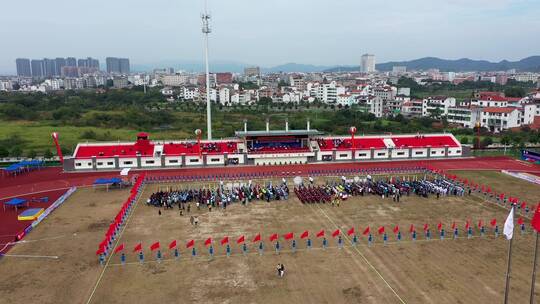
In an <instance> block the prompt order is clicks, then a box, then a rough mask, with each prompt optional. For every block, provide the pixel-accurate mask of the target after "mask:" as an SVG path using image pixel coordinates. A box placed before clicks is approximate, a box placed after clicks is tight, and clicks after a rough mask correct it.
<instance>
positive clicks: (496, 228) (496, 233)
mask: <svg viewBox="0 0 540 304" xmlns="http://www.w3.org/2000/svg"><path fill="white" fill-rule="evenodd" d="M495 237H499V226H498V225H495Z"/></svg>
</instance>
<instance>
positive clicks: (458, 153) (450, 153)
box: [448, 148, 463, 156]
mask: <svg viewBox="0 0 540 304" xmlns="http://www.w3.org/2000/svg"><path fill="white" fill-rule="evenodd" d="M462 153H463V152H462V151H461V148H448V156H461V155H462Z"/></svg>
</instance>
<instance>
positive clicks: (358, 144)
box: [319, 138, 386, 151]
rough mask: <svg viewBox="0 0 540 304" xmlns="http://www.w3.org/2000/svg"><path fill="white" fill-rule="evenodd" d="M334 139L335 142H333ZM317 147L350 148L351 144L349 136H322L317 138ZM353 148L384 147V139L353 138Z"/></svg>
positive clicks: (331, 148)
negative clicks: (322, 137)
mask: <svg viewBox="0 0 540 304" xmlns="http://www.w3.org/2000/svg"><path fill="white" fill-rule="evenodd" d="M334 141H335V142H336V144H334ZM319 147H320V148H321V151H328V150H333V149H337V150H342V151H344V150H352V149H353V145H352V142H351V139H350V138H324V139H321V140H319ZM354 148H355V149H358V150H362V149H371V148H375V149H380V148H386V145H385V144H384V141H383V140H382V139H381V138H355V139H354Z"/></svg>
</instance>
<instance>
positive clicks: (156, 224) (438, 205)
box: [0, 185, 538, 303]
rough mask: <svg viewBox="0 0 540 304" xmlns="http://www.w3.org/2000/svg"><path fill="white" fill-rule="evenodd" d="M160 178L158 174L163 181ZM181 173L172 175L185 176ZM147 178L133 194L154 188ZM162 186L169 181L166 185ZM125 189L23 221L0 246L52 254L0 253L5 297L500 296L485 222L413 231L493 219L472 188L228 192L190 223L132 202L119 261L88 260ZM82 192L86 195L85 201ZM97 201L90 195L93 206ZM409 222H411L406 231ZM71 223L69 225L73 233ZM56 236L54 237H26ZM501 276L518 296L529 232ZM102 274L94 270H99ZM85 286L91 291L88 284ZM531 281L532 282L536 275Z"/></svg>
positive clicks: (499, 214) (337, 299)
mask: <svg viewBox="0 0 540 304" xmlns="http://www.w3.org/2000/svg"><path fill="white" fill-rule="evenodd" d="M167 186H170V185H167ZM186 186H188V185H183V187H186ZM163 187H164V186H163V185H148V186H146V188H145V191H144V193H143V196H142V198H143V199H146V197H148V195H150V193H151V192H154V191H156V190H157V189H160V188H163ZM173 187H174V186H173ZM127 196H128V194H127V192H126V191H115V192H109V193H106V192H93V190H81V191H78V192H77V193H75V194H74V196H73V197H71V198H70V199H69V200H68V201H67V202H66V204H65V205H64V206H62V207H61V208H60V209H59V210H58V211H56V212H55V213H54V214H53V215H52V216H51V217H50V218H49V219H47V220H46V221H45V222H43V223H42V224H41V225H40V226H39V227H38V228H37V229H36V230H35V231H33V232H32V233H31V234H30V235H29V236H28V238H27V240H29V241H30V240H36V242H29V243H27V244H24V245H19V246H16V247H15V248H14V249H13V250H12V251H11V252H10V253H11V254H18V255H20V254H34V255H58V256H59V259H37V258H36V259H23V258H15V257H4V258H3V259H2V260H1V261H0V265H1V266H0V275H1V276H2V278H3V280H2V282H1V283H0V294H1V297H0V299H1V300H0V302H3V301H5V302H6V303H19V302H23V301H24V302H29V303H35V302H38V301H39V302H40V303H87V302H88V301H89V300H90V302H91V303H130V302H131V303H156V302H157V303H193V302H199V303H492V302H499V301H502V299H503V291H504V278H505V270H506V254H507V244H508V242H507V241H505V240H504V239H503V238H502V237H499V238H498V239H494V238H493V235H492V233H491V230H488V231H489V232H488V235H487V236H485V237H484V238H480V237H479V235H478V230H477V229H476V230H475V236H477V237H475V238H473V239H471V240H468V239H466V238H460V239H458V240H451V239H450V238H449V236H450V235H449V234H447V240H444V241H440V240H437V239H433V240H431V241H425V240H424V237H423V236H422V233H421V232H420V231H421V230H422V228H421V227H422V225H423V224H424V223H428V224H429V225H430V227H431V229H432V232H434V231H435V230H436V228H435V227H436V225H437V223H438V222H439V221H442V222H443V223H444V226H445V228H446V230H447V231H449V230H450V225H451V223H452V221H456V223H457V224H458V227H459V228H460V233H461V236H464V234H463V229H464V225H465V221H466V219H470V220H471V221H472V223H473V225H475V224H476V223H477V221H478V219H483V220H484V222H488V221H489V220H490V219H491V218H493V217H496V218H497V220H498V222H499V223H500V225H501V224H502V222H503V221H504V218H505V217H506V215H507V214H506V211H505V210H503V209H500V208H497V207H496V206H493V205H491V204H487V203H483V202H481V201H480V199H479V198H476V197H460V198H457V197H446V198H441V199H439V200H437V199H436V198H435V197H434V196H431V197H430V198H428V199H425V198H419V197H416V196H410V197H403V199H402V202H401V203H400V204H396V203H393V202H392V200H391V199H384V200H383V199H381V198H379V197H375V196H368V197H357V198H353V199H350V200H348V201H345V202H344V203H342V204H341V206H340V207H331V206H330V205H318V204H315V205H302V204H301V203H300V202H299V201H298V200H297V199H296V197H294V195H293V196H291V198H290V199H289V201H273V202H271V203H266V202H254V203H252V204H250V205H248V206H241V205H239V204H233V205H232V206H230V207H228V208H227V210H226V211H225V212H224V211H222V210H216V209H213V210H212V212H208V210H206V209H204V210H200V211H197V210H196V208H193V206H192V214H196V215H198V216H199V218H200V225H199V226H197V227H195V226H192V225H190V223H189V216H186V215H184V216H180V215H179V212H178V209H174V210H162V215H161V216H159V215H158V210H157V208H155V207H150V206H146V205H145V204H144V203H142V202H139V203H138V205H137V207H136V209H135V212H134V213H133V214H132V217H131V218H130V220H129V222H128V224H127V228H126V230H125V232H124V233H123V235H122V237H121V240H120V242H121V243H125V244H126V246H127V250H126V253H127V257H128V264H127V265H125V266H121V265H119V261H120V260H119V257H118V256H114V257H113V259H112V260H111V262H110V264H109V265H108V267H106V268H102V267H100V266H98V265H97V259H96V257H95V255H94V252H95V250H96V244H98V243H99V241H100V239H101V237H102V235H103V233H104V231H105V230H106V226H107V225H108V223H109V220H110V219H112V218H113V216H114V214H115V213H116V211H117V210H118V208H119V207H120V205H121V203H122V202H123V200H124V199H125V198H126V197H127ZM92 204H95V205H94V206H93V205H92ZM97 206H99V207H97ZM396 224H397V225H399V226H400V227H401V231H402V233H403V238H404V239H403V240H402V241H401V242H400V243H399V244H398V243H396V242H395V238H394V236H393V234H392V233H391V228H393V226H394V225H396ZM410 224H415V226H416V227H417V230H418V231H419V240H417V241H416V242H414V243H413V242H412V241H411V238H410V235H409V233H408V228H409V225H410ZM367 225H370V226H371V228H372V231H373V232H374V237H375V243H374V244H373V246H372V247H368V246H367V240H366V238H365V237H360V240H359V245H358V246H357V247H352V246H350V239H349V238H347V237H344V241H345V244H346V246H345V247H344V248H343V249H341V250H340V249H337V248H336V241H335V240H334V239H333V238H332V237H331V236H330V235H329V234H330V233H331V231H333V230H335V229H337V228H340V229H342V231H346V230H347V229H349V228H350V227H352V226H354V227H355V229H356V230H357V233H358V235H360V234H361V231H362V230H363V229H364V228H365V227H366V226H367ZM381 225H385V226H386V230H387V232H389V236H390V243H389V244H388V245H387V246H384V245H383V243H382V240H381V237H379V236H378V235H376V232H375V230H376V228H377V227H378V226H381ZM306 229H307V230H309V231H310V233H311V238H312V239H313V245H314V248H313V249H311V250H306V249H305V241H304V240H300V239H299V237H298V236H299V234H300V233H301V232H302V231H304V230H306ZM320 229H325V230H326V231H327V238H328V239H329V248H328V249H327V250H322V249H320V247H321V240H320V239H317V238H315V235H314V234H315V233H316V232H317V231H319V230H320ZM291 231H292V232H294V233H295V237H296V239H297V242H298V247H299V248H298V251H297V252H296V253H292V252H290V243H289V242H288V241H284V240H283V239H282V238H280V243H281V244H282V246H284V249H283V250H282V252H281V254H279V255H277V254H276V253H275V251H274V250H273V249H272V248H271V243H270V242H269V241H268V237H269V236H270V234H272V233H279V234H280V235H281V236H282V235H283V234H285V233H287V232H291ZM259 232H260V233H262V235H263V238H264V240H265V246H266V248H265V253H264V255H263V256H259V255H258V253H257V251H256V248H255V246H254V245H253V244H252V243H251V242H250V241H251V239H252V238H253V236H254V235H255V234H257V233H259ZM73 233H77V235H73ZM226 235H227V236H229V237H230V239H231V247H232V253H233V254H232V256H231V257H229V258H227V257H225V256H224V255H225V249H224V248H223V246H221V245H220V244H219V240H220V239H221V238H222V237H223V236H226ZM240 235H245V236H246V240H247V241H248V244H249V254H248V255H247V256H243V255H242V253H241V251H240V247H239V246H238V245H237V244H236V243H235V240H236V238H237V237H238V236H240ZM56 236H60V237H59V238H58V239H51V240H48V241H37V240H39V239H43V238H50V237H56ZM208 237H212V238H213V239H214V240H215V241H214V247H215V249H216V256H215V258H214V259H213V260H212V261H210V260H209V259H208V252H207V249H206V248H205V247H204V245H203V244H202V243H203V241H204V240H205V239H206V238H208ZM173 239H176V240H178V242H179V248H180V249H181V253H182V257H181V258H180V260H179V261H176V260H174V259H173V258H172V257H171V253H170V252H169V250H168V249H166V246H167V244H168V243H169V242H170V241H171V240H173ZM189 239H195V241H196V248H197V250H198V253H199V255H198V257H197V258H191V257H190V254H189V252H188V251H187V250H186V249H185V246H184V244H185V242H186V241H187V240H189ZM139 241H142V242H143V245H144V248H145V255H146V262H145V264H144V265H140V264H139V263H138V262H137V258H136V255H135V254H133V253H132V252H131V250H132V249H133V246H134V245H135V244H136V243H138V242H139ZM154 241H160V242H161V245H162V248H163V250H162V251H163V253H164V255H165V257H164V261H163V262H162V263H160V264H158V263H156V262H155V258H154V256H152V255H151V253H150V250H149V246H150V244H151V243H153V242H154ZM514 244H515V246H514V254H513V265H512V267H513V271H512V281H511V293H510V300H511V303H524V302H527V301H528V296H529V284H530V283H529V282H530V275H531V264H532V254H533V248H532V247H533V246H532V245H533V237H532V234H530V233H528V234H526V235H524V236H522V235H519V233H518V232H517V231H516V238H515V243H514ZM277 263H283V264H284V265H285V267H286V272H287V273H286V276H285V277H284V278H279V277H277V275H276V271H275V265H276V264H277ZM103 270H104V272H103V276H102V277H101V278H100V274H101V273H102V271H103ZM94 287H95V292H94V293H93V290H94ZM537 289H538V286H537Z"/></svg>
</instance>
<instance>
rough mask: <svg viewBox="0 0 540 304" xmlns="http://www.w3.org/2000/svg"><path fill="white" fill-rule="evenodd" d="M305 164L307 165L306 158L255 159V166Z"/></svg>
mask: <svg viewBox="0 0 540 304" xmlns="http://www.w3.org/2000/svg"><path fill="white" fill-rule="evenodd" d="M294 163H297V164H305V163H307V157H287V158H281V159H279V158H257V159H255V165H259V166H261V165H280V164H282V165H283V164H294Z"/></svg>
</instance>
